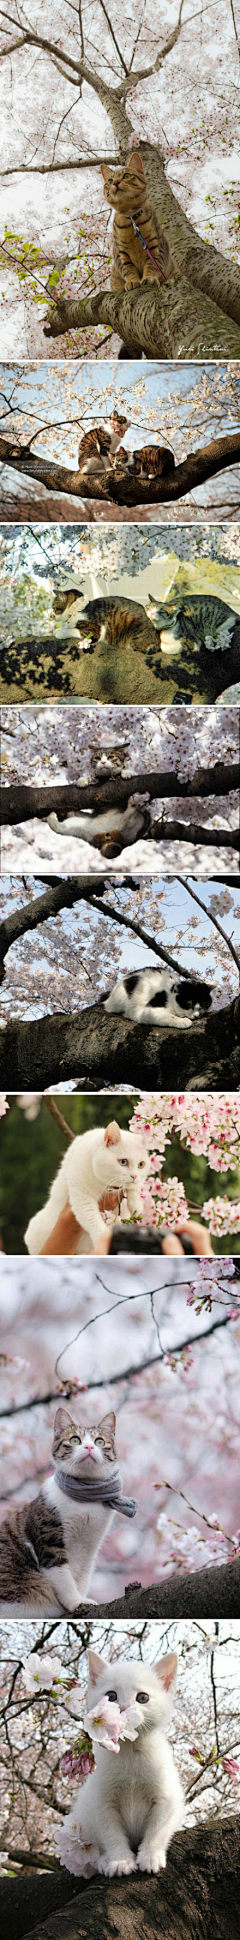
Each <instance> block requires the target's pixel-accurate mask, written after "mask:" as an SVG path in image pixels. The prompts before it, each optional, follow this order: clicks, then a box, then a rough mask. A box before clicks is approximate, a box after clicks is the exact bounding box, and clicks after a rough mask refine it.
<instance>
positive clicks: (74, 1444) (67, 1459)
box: [53, 1408, 116, 1478]
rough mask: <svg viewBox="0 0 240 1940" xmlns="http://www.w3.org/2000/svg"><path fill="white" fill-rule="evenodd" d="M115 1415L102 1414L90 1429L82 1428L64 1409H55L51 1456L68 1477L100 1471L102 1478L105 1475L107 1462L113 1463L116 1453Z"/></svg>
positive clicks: (88, 1474) (91, 1474)
mask: <svg viewBox="0 0 240 1940" xmlns="http://www.w3.org/2000/svg"><path fill="white" fill-rule="evenodd" d="M115 1427H116V1415H114V1414H112V1413H111V1414H109V1415H104V1416H103V1420H102V1421H97V1422H96V1426H94V1427H93V1428H92V1427H91V1428H82V1427H81V1424H80V1423H79V1422H77V1421H74V1420H73V1416H72V1415H70V1414H69V1413H68V1410H67V1408H57V1413H56V1415H55V1422H54V1439H53V1456H54V1461H55V1462H56V1463H57V1465H58V1467H59V1468H62V1469H65V1470H67V1473H68V1475H80V1474H82V1475H83V1477H84V1476H86V1478H87V1476H90V1477H91V1476H94V1475H97V1476H98V1474H99V1470H101V1474H102V1476H103V1477H104V1476H106V1475H107V1474H108V1467H109V1462H114V1461H115V1458H116V1450H115V1443H114V1435H115Z"/></svg>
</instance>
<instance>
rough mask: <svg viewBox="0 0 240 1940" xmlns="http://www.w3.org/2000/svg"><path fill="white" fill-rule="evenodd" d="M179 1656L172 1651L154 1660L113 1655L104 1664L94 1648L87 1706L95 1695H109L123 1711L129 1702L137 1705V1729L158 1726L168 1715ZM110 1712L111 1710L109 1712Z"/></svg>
mask: <svg viewBox="0 0 240 1940" xmlns="http://www.w3.org/2000/svg"><path fill="white" fill-rule="evenodd" d="M177 1663H178V1659H177V1656H176V1653H175V1651H173V1652H172V1651H171V1652H169V1653H168V1656H167V1657H160V1659H159V1662H158V1663H157V1664H152V1665H151V1664H142V1663H139V1662H138V1661H136V1663H133V1661H131V1662H130V1663H129V1662H128V1663H127V1662H125V1661H124V1659H123V1658H119V1659H117V1658H115V1659H114V1660H113V1663H112V1664H106V1663H105V1662H104V1659H103V1658H102V1657H98V1656H97V1655H96V1654H95V1651H93V1650H90V1651H89V1688H88V1706H89V1709H90V1700H91V1705H93V1703H94V1704H95V1703H96V1702H98V1699H100V1698H103V1697H107V1698H109V1709H110V1706H111V1702H112V1703H116V1701H117V1703H118V1704H119V1707H120V1711H121V1710H122V1711H124V1710H125V1708H126V1707H127V1706H128V1704H130V1703H134V1704H137V1705H138V1707H139V1729H141V1731H142V1730H145V1731H146V1730H149V1728H150V1730H153V1729H154V1728H155V1727H156V1726H158V1727H159V1729H160V1730H161V1728H162V1726H163V1725H164V1724H165V1719H166V1718H167V1717H168V1712H169V1704H170V1699H171V1695H172V1694H173V1689H174V1684H175V1678H176V1673H177ZM110 1715H111V1712H110Z"/></svg>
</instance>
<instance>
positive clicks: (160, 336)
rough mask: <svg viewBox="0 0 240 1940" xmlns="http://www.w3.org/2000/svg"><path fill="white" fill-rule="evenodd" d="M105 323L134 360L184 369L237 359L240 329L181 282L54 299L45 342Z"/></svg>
mask: <svg viewBox="0 0 240 1940" xmlns="http://www.w3.org/2000/svg"><path fill="white" fill-rule="evenodd" d="M98 323H108V324H110V326H111V328H112V330H113V331H115V332H117V335H118V336H119V337H121V338H122V340H123V343H125V344H127V345H128V348H129V350H132V353H133V355H134V356H135V357H136V356H137V354H138V351H142V350H144V351H145V356H146V357H150V358H152V357H159V358H160V359H161V361H164V362H165V361H169V362H172V361H176V362H180V363H185V362H186V361H187V360H188V358H196V357H197V358H199V359H201V358H204V359H206V358H215V359H216V358H217V359H220V358H221V357H237V358H239V357H240V323H239V324H238V323H235V321H234V320H233V318H230V317H226V315H224V312H223V311H222V310H220V309H219V307H218V305H217V304H216V303H213V302H212V301H211V298H210V297H209V296H206V295H205V292H204V291H201V302H200V300H199V288H197V287H196V289H194V287H193V283H192V281H190V280H189V281H188V278H187V277H186V276H184V275H183V276H181V277H178V276H174V277H172V278H171V279H169V281H168V283H161V280H160V277H159V287H158V284H157V283H156V282H155V283H154V282H153V283H141V284H137V285H136V288H134V289H132V290H124V291H123V293H122V294H121V291H120V292H118V291H117V292H113V291H111V290H99V291H96V292H95V294H94V295H93V296H89V297H82V298H81V297H75V298H71V297H70V298H67V297H59V301H58V303H56V304H54V305H52V307H51V312H50V314H49V312H48V313H47V321H46V323H45V325H44V336H45V337H59V336H63V335H64V334H65V332H66V331H69V330H85V329H87V328H88V326H89V324H91V325H92V324H98Z"/></svg>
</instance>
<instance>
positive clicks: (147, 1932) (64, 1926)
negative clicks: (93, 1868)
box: [0, 1816, 240, 1940]
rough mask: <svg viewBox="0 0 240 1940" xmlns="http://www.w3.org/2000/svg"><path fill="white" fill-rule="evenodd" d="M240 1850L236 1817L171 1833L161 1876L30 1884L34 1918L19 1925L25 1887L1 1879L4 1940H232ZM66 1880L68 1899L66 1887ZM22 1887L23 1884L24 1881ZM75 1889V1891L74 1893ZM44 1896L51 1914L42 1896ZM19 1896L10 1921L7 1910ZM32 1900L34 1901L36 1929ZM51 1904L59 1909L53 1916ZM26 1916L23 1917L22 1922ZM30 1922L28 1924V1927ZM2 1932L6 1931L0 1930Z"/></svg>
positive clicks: (236, 1927)
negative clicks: (4, 1915)
mask: <svg viewBox="0 0 240 1940" xmlns="http://www.w3.org/2000/svg"><path fill="white" fill-rule="evenodd" d="M239 1844H240V1823H239V1818H237V1816H232V1818H230V1817H229V1818H226V1819H222V1820H221V1819H219V1820H217V1822H216V1820H215V1819H212V1820H209V1821H208V1822H206V1823H203V1824H202V1825H199V1826H190V1828H188V1829H186V1830H184V1831H183V1832H178V1833H177V1834H175V1838H174V1839H173V1840H172V1842H171V1846H170V1849H169V1853H168V1859H167V1866H166V1872H164V1871H162V1872H161V1873H160V1874H159V1875H158V1876H157V1877H155V1876H154V1874H152V1873H151V1874H146V1873H141V1872H139V1873H138V1874H137V1876H136V1875H135V1874H131V1875H130V1877H129V1878H128V1879H124V1878H121V1879H105V1878H103V1877H102V1876H101V1875H96V1874H95V1875H94V1876H93V1878H92V1879H90V1880H89V1881H87V1882H86V1881H85V1880H84V1881H82V1882H80V1881H79V1880H78V1881H76V1880H75V1879H74V1880H73V1879H72V1876H71V1874H70V1873H69V1875H68V1876H67V1874H66V1872H65V1871H63V1872H62V1873H61V1885H62V1894H61V1899H60V1902H59V1880H58V1879H57V1877H55V1878H54V1879H53V1877H52V1875H51V1877H49V1881H48V1876H47V1875H45V1878H44V1880H43V1879H42V1878H41V1876H40V1878H39V1879H38V1881H35V1882H34V1887H33V1898H34V1906H33V1909H32V1911H33V1918H32V1917H31V1911H30V1905H29V1907H28V1911H27V1920H28V1925H27V1926H26V1925H25V1926H23V1925H22V1912H21V1906H20V1888H21V1886H22V1882H21V1881H18V1882H17V1892H16V1881H15V1880H6V1879H4V1880H2V1881H1V1899H0V1905H1V1900H2V1903H3V1907H5V1908H6V1916H7V1924H6V1927H5V1933H4V1935H3V1940H5V1935H6V1934H7V1936H8V1940H20V1936H21V1940H27V1936H28V1937H29V1940H30V1935H31V1940H99V1935H100V1934H101V1936H102V1940H237V1937H238V1933H239ZM67 1877H68V1880H69V1888H68V1901H67V1902H66V1897H65V1887H66V1885H67ZM24 1886H25V1888H26V1882H25V1881H24ZM76 1887H77V1891H76ZM48 1890H49V1915H48V1917H47V1918H46V1896H47V1891H48ZM17 1895H18V1905H19V1906H20V1911H19V1917H18V1910H16V1912H15V1923H14V1919H13V1912H12V1909H13V1907H14V1901H15V1906H16V1898H17ZM36 1899H38V1916H37V1924H36V1923H35V1924H34V1923H33V1922H34V1919H36ZM54 1900H55V1907H56V1911H55V1912H53V1910H52V1909H53V1906H54ZM23 1917H24V1916H23ZM29 1921H30V1924H29ZM2 1930H3V1929H2Z"/></svg>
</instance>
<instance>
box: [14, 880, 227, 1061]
mask: <svg viewBox="0 0 240 1940" xmlns="http://www.w3.org/2000/svg"><path fill="white" fill-rule="evenodd" d="M91 880H92V879H91ZM42 900H43V899H42ZM5 927H6V926H5ZM239 1025H240V999H239V998H237V997H236V998H235V999H234V1001H233V1002H232V1003H230V1004H227V1005H226V1006H225V1008H224V1010H221V1011H219V1012H218V1011H215V1012H213V1013H212V1014H211V1017H208V1018H207V1019H206V1021H204V1022H201V1023H199V1024H195V1025H194V1026H193V1027H192V1029H191V1030H188V1031H187V1032H186V1031H185V1030H184V1029H181V1030H179V1031H178V1030H176V1031H175V1030H174V1029H173V1028H172V1029H169V1028H167V1027H165V1026H164V1025H162V1026H161V1027H160V1026H157V1025H154V1027H152V1029H150V1028H149V1030H148V1031H147V1030H146V1031H143V1027H142V1025H141V1024H132V1023H130V1021H128V1019H127V1018H125V1017H117V1016H116V1017H114V1016H111V1015H108V1013H107V1012H106V1011H105V1009H104V1005H103V1003H101V1004H97V1005H96V1004H91V1005H90V1006H89V1009H88V1010H85V1011H81V1010H79V1011H77V1009H76V1011H74V1012H73V1015H71V1014H70V1013H69V1015H66V1014H65V1015H63V1016H62V1015H61V1012H55V1013H54V1015H53V1016H50V1017H40V1018H36V1019H31V1020H30V1022H29V1023H26V1024H25V1023H18V1022H17V1021H16V1022H15V1023H9V1024H6V1028H4V1030H1V1031H0V1081H1V1085H2V1087H3V1089H4V1088H6V1090H7V1091H12V1090H14V1091H16V1090H21V1091H32V1090H33V1089H34V1088H35V1087H36V1090H37V1091H44V1090H45V1088H46V1086H47V1085H49V1084H51V1085H54V1084H59V1083H60V1082H61V1079H62V1081H63V1083H66V1082H67V1079H68V1078H77V1079H79V1080H80V1079H81V1080H83V1079H86V1080H87V1082H90V1088H91V1090H92V1091H99V1089H101V1086H102V1085H104V1084H105V1083H106V1079H107V1081H108V1083H109V1085H110V1086H111V1085H115V1084H116V1085H119V1084H122V1083H125V1084H131V1085H134V1087H135V1088H136V1090H138V1089H139V1091H142V1090H146V1091H152V1090H153V1091H164V1090H168V1089H169V1085H171V1090H172V1089H175V1087H176V1088H178V1086H180V1087H181V1089H183V1091H192V1090H194V1089H195V1087H196V1090H197V1091H205V1090H207V1091H208V1090H212V1089H214V1088H217V1089H220V1090H225V1089H226V1090H227V1091H229V1089H230V1090H234V1089H235V1088H237V1086H238V1085H239V1077H240V1030H239ZM186 1074H187V1082H186Z"/></svg>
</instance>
